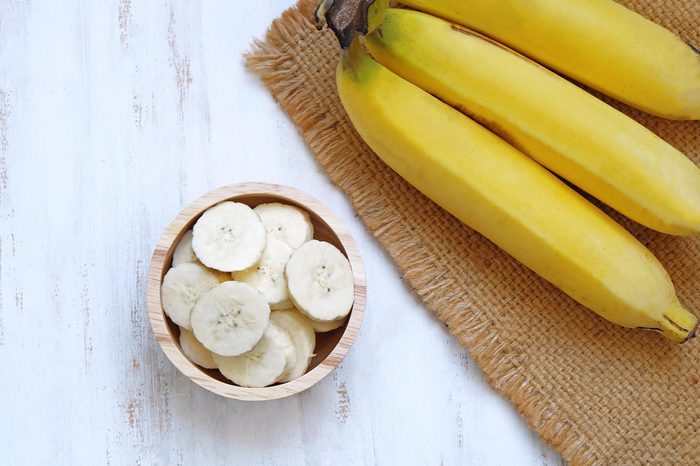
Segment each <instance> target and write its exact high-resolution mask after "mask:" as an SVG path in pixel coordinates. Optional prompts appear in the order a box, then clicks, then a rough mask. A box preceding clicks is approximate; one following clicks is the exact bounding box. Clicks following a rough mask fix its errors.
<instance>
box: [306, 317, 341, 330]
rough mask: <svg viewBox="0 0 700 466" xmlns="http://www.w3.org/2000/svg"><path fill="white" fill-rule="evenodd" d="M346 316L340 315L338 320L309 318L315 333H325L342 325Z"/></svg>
mask: <svg viewBox="0 0 700 466" xmlns="http://www.w3.org/2000/svg"><path fill="white" fill-rule="evenodd" d="M346 320H347V317H341V318H340V319H338V320H329V321H327V322H321V321H320V320H313V319H309V322H311V326H312V327H313V328H314V331H315V332H316V333H325V332H330V331H331V330H335V329H337V328H340V327H342V326H343V325H344V324H345V321H346Z"/></svg>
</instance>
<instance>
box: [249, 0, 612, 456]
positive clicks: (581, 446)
mask: <svg viewBox="0 0 700 466" xmlns="http://www.w3.org/2000/svg"><path fill="white" fill-rule="evenodd" d="M315 4H316V2H315V1H314V0H301V1H300V2H299V3H298V4H297V6H296V7H292V8H290V9H288V10H287V11H285V12H284V13H283V14H282V16H281V17H280V18H278V19H276V20H275V21H274V22H273V23H272V25H271V26H270V28H269V30H268V32H267V34H266V36H265V40H264V41H255V43H254V45H253V50H252V52H250V53H248V54H246V66H247V67H248V68H249V69H250V70H252V71H254V72H256V73H257V74H259V75H260V77H261V79H262V81H263V82H264V83H265V85H266V86H267V87H268V88H269V89H270V91H271V92H272V95H273V96H274V98H275V99H276V100H277V101H278V102H279V104H280V105H281V107H282V108H283V109H284V110H285V111H286V112H287V114H288V115H289V116H290V117H291V118H292V120H293V122H294V123H295V124H296V125H297V126H298V127H299V128H300V131H301V134H302V137H303V138H304V140H305V141H306V143H307V144H308V145H309V147H310V148H311V150H312V151H313V152H314V154H315V155H316V156H317V157H318V154H321V153H323V154H326V156H327V158H328V159H330V160H331V162H328V163H326V164H323V168H324V169H325V170H326V171H327V172H328V173H329V174H331V178H332V173H333V172H334V171H335V170H334V166H333V164H334V163H335V164H342V163H343V162H342V160H343V158H342V156H341V155H342V152H343V148H341V147H338V146H337V145H336V144H335V141H336V139H337V131H338V130H339V128H338V126H337V125H336V124H334V123H333V121H332V120H333V119H332V118H329V116H328V115H323V114H319V113H318V107H317V105H316V102H317V100H318V99H319V96H316V95H312V94H309V93H308V92H306V91H305V90H304V89H303V88H302V87H303V84H304V82H303V80H301V79H300V77H299V74H298V72H297V66H298V63H295V62H294V60H292V58H291V56H290V55H289V53H290V48H291V47H292V46H293V44H294V43H295V41H296V40H298V38H299V35H300V34H302V33H303V31H308V30H309V28H310V18H312V15H313V10H314V8H315ZM324 158H325V157H324ZM364 176H371V174H365V175H364ZM334 181H335V180H334ZM351 201H352V202H353V206H354V207H355V208H356V209H358V210H359V206H358V204H359V203H360V202H361V200H360V199H354V198H353V199H351ZM384 215H385V216H386V218H385V219H383V221H381V223H382V224H383V227H377V226H376V225H375V227H374V228H372V227H370V230H371V231H372V233H373V234H374V235H375V236H376V237H377V238H378V239H379V241H380V243H381V244H382V245H383V246H384V247H385V248H386V249H387V250H388V251H389V253H390V254H391V255H392V257H393V258H394V259H396V257H398V256H400V255H401V254H400V252H401V251H402V250H413V251H415V249H414V245H413V244H411V242H410V240H407V239H405V238H402V240H401V241H399V239H398V238H396V237H387V236H386V233H387V230H388V228H386V227H387V226H388V225H390V224H392V222H393V221H394V220H395V217H394V216H393V215H392V213H391V212H386V213H384ZM368 226H369V225H368ZM404 257H405V256H404ZM399 268H400V269H401V271H402V272H403V273H404V274H405V275H404V276H405V277H406V279H407V280H408V281H409V283H410V284H411V287H412V288H413V289H414V290H416V291H417V292H418V294H419V295H420V296H421V298H422V299H423V300H424V301H425V302H426V304H427V307H428V309H429V310H430V311H431V312H433V313H434V314H435V315H436V316H437V317H438V318H439V319H441V320H442V321H444V322H446V324H447V326H448V328H449V331H450V332H451V333H452V334H453V335H454V336H455V337H456V338H457V339H458V341H459V343H460V344H461V345H462V346H464V347H465V348H467V350H468V351H469V353H470V354H471V356H472V357H473V358H474V359H475V360H476V362H477V363H478V364H479V365H480V366H481V368H482V369H483V371H484V373H485V374H486V377H487V380H488V383H489V384H490V385H491V386H492V387H493V388H494V389H495V390H497V391H499V392H500V393H502V394H503V395H504V396H506V397H507V398H508V399H509V400H511V401H512V402H513V404H514V405H515V406H516V408H517V409H518V411H519V412H520V413H521V415H522V416H523V417H524V418H525V419H526V420H527V422H528V424H529V425H530V426H531V427H532V428H533V429H534V430H536V431H537V432H538V433H539V434H540V436H541V438H542V439H543V440H544V441H546V442H547V443H548V444H550V445H551V446H552V447H553V448H555V449H556V450H558V451H559V452H560V453H561V454H562V456H563V457H564V458H565V459H566V460H567V461H570V462H571V463H573V464H585V465H593V464H600V459H599V458H600V457H599V455H597V454H596V452H595V451H593V449H592V447H591V445H590V443H589V442H588V441H587V439H586V437H585V436H584V435H583V434H582V433H581V432H579V431H577V429H576V428H575V427H574V426H573V425H572V423H570V422H569V421H567V420H566V419H563V418H562V413H561V412H560V411H558V410H557V407H556V406H555V404H554V403H552V402H551V401H550V400H548V399H547V396H546V395H545V394H544V393H543V392H542V391H540V390H539V389H538V388H537V387H535V386H534V385H533V384H532V383H531V382H530V381H529V380H528V379H527V378H526V377H525V376H524V375H523V374H521V373H520V372H519V371H518V369H517V367H515V365H514V364H504V361H508V360H509V359H510V358H509V357H508V354H507V353H506V352H504V351H503V349H504V348H503V346H504V345H503V344H499V343H498V340H497V338H496V337H495V333H494V332H492V331H490V330H489V327H490V326H491V322H490V321H489V319H488V318H487V316H485V315H484V314H482V313H479V312H474V310H473V309H471V310H470V312H459V311H457V312H455V311H456V310H455V309H454V306H450V305H449V303H450V296H449V295H445V294H440V293H444V289H441V290H440V293H431V290H436V289H438V288H441V287H439V286H436V283H439V282H440V277H438V276H434V274H432V273H430V272H431V271H430V270H425V269H421V260H420V258H419V257H416V259H415V260H414V261H412V263H407V262H406V260H405V259H404V260H403V261H402V263H401V265H399ZM426 298H430V299H426ZM448 311H449V314H448Z"/></svg>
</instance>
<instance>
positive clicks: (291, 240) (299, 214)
mask: <svg viewBox="0 0 700 466" xmlns="http://www.w3.org/2000/svg"><path fill="white" fill-rule="evenodd" d="M253 210H254V211H255V213H256V214H258V215H259V216H260V220H262V223H263V225H264V226H265V231H266V232H267V236H268V238H275V239H278V240H280V241H284V242H285V243H287V245H289V247H291V248H292V249H296V248H298V247H299V246H301V245H302V244H304V243H306V242H307V241H309V240H310V239H312V238H313V237H314V226H313V225H312V224H311V220H310V219H309V214H307V213H306V212H304V211H303V210H301V209H299V208H297V207H294V206H291V205H287V204H280V203H278V202H273V203H270V204H260V205H259V206H257V207H256V208H255V209H253Z"/></svg>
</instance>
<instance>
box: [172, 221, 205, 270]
mask: <svg viewBox="0 0 700 466" xmlns="http://www.w3.org/2000/svg"><path fill="white" fill-rule="evenodd" d="M185 262H196V263H199V259H197V256H196V255H195V254H194V249H192V230H188V231H187V233H185V234H184V235H183V236H182V239H180V242H179V243H177V246H176V247H175V252H173V263H172V266H173V267H176V266H178V265H180V264H183V263H185Z"/></svg>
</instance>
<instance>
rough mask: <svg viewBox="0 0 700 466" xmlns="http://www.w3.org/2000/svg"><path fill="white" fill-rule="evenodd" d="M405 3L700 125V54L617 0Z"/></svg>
mask: <svg viewBox="0 0 700 466" xmlns="http://www.w3.org/2000/svg"><path fill="white" fill-rule="evenodd" d="M401 3H403V4H405V5H407V6H410V7H412V8H416V9H418V10H422V11H425V12H428V13H432V14H434V15H436V16H441V17H443V18H447V19H450V20H452V21H455V22H456V23H460V24H463V25H465V26H468V27H471V28H473V29H476V30H477V31H479V32H482V33H484V34H486V35H488V36H490V37H493V38H494V39H496V40H498V41H499V42H502V43H504V44H507V45H509V46H511V47H513V48H514V49H516V50H518V51H520V52H522V53H524V54H526V55H528V56H530V57H532V58H534V59H535V60H537V61H538V62H540V63H543V64H545V65H547V66H548V67H549V68H552V69H554V70H556V71H559V72H561V73H562V74H565V75H567V76H570V77H572V78H574V79H575V80H577V81H579V82H581V83H584V84H586V85H588V86H590V87H593V88H595V89H598V90H599V91H601V92H603V93H605V94H608V95H609V96H612V97H614V98H616V99H618V100H620V101H622V102H626V103H627V104H629V105H632V106H634V107H637V108H639V109H641V110H644V111H646V112H649V113H652V114H655V115H658V116H661V117H665V118H671V119H680V120H686V119H690V120H697V119H700V52H698V50H697V49H695V48H693V47H692V46H690V45H689V44H686V43H685V42H683V41H682V40H681V39H679V38H678V37H677V36H676V35H674V34H673V33H672V32H670V31H668V30H667V29H664V28H663V27H661V26H659V25H657V24H655V23H653V22H652V21H649V20H648V19H646V18H644V17H643V16H641V15H639V14H637V13H635V12H633V11H631V10H628V9H627V8H625V7H623V6H622V5H620V4H618V3H616V2H614V1H612V0H567V1H561V0H528V1H522V2H518V1H494V0H469V1H467V0H405V1H404V0H402V1H401ZM696 45H698V44H696ZM426 47H427V46H426ZM474 66H475V67H486V66H487V65H486V64H484V63H482V62H474ZM512 75H513V76H517V74H516V73H515V72H513V73H512ZM515 102H516V100H515V99H514V103H515ZM543 107H544V105H543ZM568 111H570V112H571V113H577V112H579V110H578V109H577V108H569V109H568ZM594 118H595V117H594Z"/></svg>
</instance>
